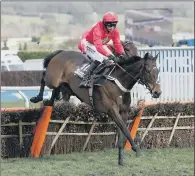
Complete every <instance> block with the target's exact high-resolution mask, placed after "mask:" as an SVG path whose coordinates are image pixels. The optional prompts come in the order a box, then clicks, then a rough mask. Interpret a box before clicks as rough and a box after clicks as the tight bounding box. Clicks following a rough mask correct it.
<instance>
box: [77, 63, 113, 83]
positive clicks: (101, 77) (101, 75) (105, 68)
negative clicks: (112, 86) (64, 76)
mask: <svg viewBox="0 0 195 176" xmlns="http://www.w3.org/2000/svg"><path fill="white" fill-rule="evenodd" d="M89 66H90V62H87V63H84V64H83V65H82V66H81V67H80V68H78V69H77V70H76V71H75V74H77V75H78V76H79V77H80V78H83V77H84V75H85V74H86V72H87V69H88V67H89ZM114 67H115V64H114V63H113V62H110V61H107V60H105V61H103V62H102V63H101V64H100V65H98V66H97V68H96V69H95V70H94V71H93V72H92V74H91V76H90V79H89V80H88V82H89V85H90V87H93V86H102V85H103V84H104V82H105V81H106V79H108V76H109V75H110V74H111V72H112V70H113V68H114Z"/></svg>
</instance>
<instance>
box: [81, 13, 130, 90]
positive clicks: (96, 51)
mask: <svg viewBox="0 0 195 176" xmlns="http://www.w3.org/2000/svg"><path fill="white" fill-rule="evenodd" d="M117 23H118V16H117V14H115V13H113V12H108V13H106V14H105V15H104V16H103V20H102V21H99V22H98V23H97V24H95V25H94V26H93V27H92V28H91V29H90V30H89V31H87V32H85V33H84V34H83V35H82V39H81V41H80V43H79V45H78V48H79V50H81V52H82V53H83V54H86V55H88V56H89V57H90V58H91V59H92V60H93V62H92V64H91V65H90V67H89V68H88V70H87V73H86V74H85V76H84V78H83V81H82V82H81V84H80V85H79V87H87V81H88V79H89V78H90V76H91V73H92V71H93V70H94V69H95V68H96V67H97V66H98V65H99V64H100V63H102V61H103V60H104V59H109V60H114V61H117V60H118V58H116V57H115V56H114V55H113V53H112V51H111V48H110V46H109V45H106V44H107V43H108V42H109V41H110V40H112V42H113V45H114V48H115V50H116V52H117V53H118V54H119V55H120V56H119V58H123V59H127V56H126V55H125V52H124V49H123V46H122V44H121V42H120V34H119V31H118V29H117V28H116V25H117Z"/></svg>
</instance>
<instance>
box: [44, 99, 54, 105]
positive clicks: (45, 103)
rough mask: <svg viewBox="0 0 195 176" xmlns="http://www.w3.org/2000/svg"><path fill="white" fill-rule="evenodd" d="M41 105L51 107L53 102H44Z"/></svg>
mask: <svg viewBox="0 0 195 176" xmlns="http://www.w3.org/2000/svg"><path fill="white" fill-rule="evenodd" d="M43 105H44V106H53V102H52V101H51V100H44V101H43Z"/></svg>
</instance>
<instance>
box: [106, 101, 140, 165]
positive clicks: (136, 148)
mask: <svg viewBox="0 0 195 176" xmlns="http://www.w3.org/2000/svg"><path fill="white" fill-rule="evenodd" d="M109 115H110V116H111V117H112V118H113V120H114V121H115V123H116V124H117V126H118V127H119V128H120V129H121V131H122V132H123V134H124V135H125V136H126V137H127V139H128V140H129V142H130V144H131V146H132V150H133V151H135V152H136V154H137V156H140V148H139V146H136V144H135V142H134V140H133V139H132V137H131V136H130V133H129V130H128V128H127V127H126V125H125V122H124V121H123V120H122V117H121V115H120V114H119V112H118V108H117V106H116V105H113V106H112V107H111V108H110V110H109ZM119 134H120V132H119ZM120 136H121V135H120ZM119 141H120V140H119ZM119 143H120V142H119ZM119 151H120V148H119ZM121 156H122V155H121ZM119 165H122V163H120V160H119Z"/></svg>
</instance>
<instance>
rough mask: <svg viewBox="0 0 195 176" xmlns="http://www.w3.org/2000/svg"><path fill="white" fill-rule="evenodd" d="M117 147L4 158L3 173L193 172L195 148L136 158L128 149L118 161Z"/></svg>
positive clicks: (163, 175)
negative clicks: (122, 163) (122, 160)
mask: <svg viewBox="0 0 195 176" xmlns="http://www.w3.org/2000/svg"><path fill="white" fill-rule="evenodd" d="M117 154H118V150H117V149H106V150H104V151H101V152H94V153H90V152H85V153H72V154H66V155H53V156H44V157H41V158H39V159H34V158H13V159H2V163H1V175H2V176H193V175H194V148H183V149H179V148H165V149H144V150H142V156H141V157H140V158H136V156H135V153H134V152H132V151H125V160H124V161H125V164H124V166H123V167H122V166H119V165H118V164H117Z"/></svg>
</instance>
